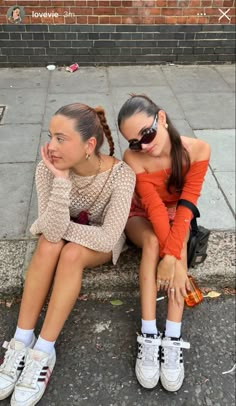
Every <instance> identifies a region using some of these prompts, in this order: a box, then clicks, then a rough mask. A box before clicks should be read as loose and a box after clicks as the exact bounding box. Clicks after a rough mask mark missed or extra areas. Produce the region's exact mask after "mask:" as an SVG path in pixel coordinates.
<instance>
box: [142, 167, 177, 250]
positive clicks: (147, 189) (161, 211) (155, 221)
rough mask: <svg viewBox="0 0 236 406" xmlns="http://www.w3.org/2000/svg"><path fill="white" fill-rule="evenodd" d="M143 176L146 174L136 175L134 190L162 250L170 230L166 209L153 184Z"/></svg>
mask: <svg viewBox="0 0 236 406" xmlns="http://www.w3.org/2000/svg"><path fill="white" fill-rule="evenodd" d="M145 178H146V174H140V175H137V183H136V191H137V193H138V195H139V196H140V198H141V203H142V205H143V207H144V209H145V210H146V212H147V214H148V218H149V220H150V222H151V223H152V226H153V229H154V232H155V234H156V236H157V239H158V242H159V245H160V250H162V249H163V248H164V244H165V241H166V239H167V237H168V235H169V232H170V225H169V218H168V214H167V209H166V207H165V205H164V203H163V201H162V200H161V198H160V196H159V194H158V193H157V191H156V188H155V185H154V184H153V183H151V182H150V181H149V180H146V179H145Z"/></svg>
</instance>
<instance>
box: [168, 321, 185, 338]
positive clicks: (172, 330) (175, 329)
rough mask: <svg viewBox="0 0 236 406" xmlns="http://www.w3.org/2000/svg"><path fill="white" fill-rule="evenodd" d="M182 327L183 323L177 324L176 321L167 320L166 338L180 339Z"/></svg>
mask: <svg viewBox="0 0 236 406" xmlns="http://www.w3.org/2000/svg"><path fill="white" fill-rule="evenodd" d="M181 325H182V323H181V322H179V323H177V322H176V321H171V320H166V330H165V335H166V337H175V338H179V337H180V335H181Z"/></svg>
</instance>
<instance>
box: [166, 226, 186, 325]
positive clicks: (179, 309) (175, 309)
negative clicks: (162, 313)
mask: <svg viewBox="0 0 236 406" xmlns="http://www.w3.org/2000/svg"><path fill="white" fill-rule="evenodd" d="M188 239H189V233H188V234H187V237H186V239H185V241H184V244H183V248H182V251H181V259H180V260H179V261H180V262H181V264H182V266H183V267H184V268H185V269H186V273H187V271H188V266H187V243H188ZM183 310H184V297H183V296H182V297H181V303H180V304H178V303H177V302H176V300H175V299H174V300H169V301H168V312H167V319H168V320H170V321H175V322H177V323H179V322H181V320H182V316H183Z"/></svg>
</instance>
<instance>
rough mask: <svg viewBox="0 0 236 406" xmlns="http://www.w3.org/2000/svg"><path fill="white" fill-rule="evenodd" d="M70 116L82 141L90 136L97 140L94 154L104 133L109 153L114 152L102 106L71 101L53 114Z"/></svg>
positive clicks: (98, 148) (98, 149) (101, 141)
mask: <svg viewBox="0 0 236 406" xmlns="http://www.w3.org/2000/svg"><path fill="white" fill-rule="evenodd" d="M58 114H60V115H62V116H65V117H68V118H71V119H73V120H74V121H75V130H76V131H77V132H79V133H80V136H81V138H82V140H83V141H84V142H86V141H87V140H89V138H91V137H95V138H96V140H97V144H96V148H95V154H98V153H99V151H100V148H101V146H102V144H103V141H104V134H105V136H106V139H107V141H108V144H109V149H110V155H113V154H114V141H113V139H112V135H111V130H110V128H109V126H108V124H107V120H106V116H105V111H104V109H103V108H102V107H95V108H94V109H93V108H92V107H89V106H87V105H86V104H82V103H72V104H68V105H66V106H63V107H61V108H60V109H59V110H57V111H56V113H55V114H54V115H55V116H56V115H58Z"/></svg>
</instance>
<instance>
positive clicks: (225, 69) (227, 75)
mask: <svg viewBox="0 0 236 406" xmlns="http://www.w3.org/2000/svg"><path fill="white" fill-rule="evenodd" d="M214 69H215V70H216V71H217V72H219V74H220V75H221V76H222V78H223V79H224V80H225V81H226V82H227V83H228V84H229V85H230V86H231V88H232V89H233V90H234V91H235V77H236V71H235V64H234V65H215V66H214Z"/></svg>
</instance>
